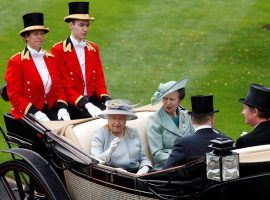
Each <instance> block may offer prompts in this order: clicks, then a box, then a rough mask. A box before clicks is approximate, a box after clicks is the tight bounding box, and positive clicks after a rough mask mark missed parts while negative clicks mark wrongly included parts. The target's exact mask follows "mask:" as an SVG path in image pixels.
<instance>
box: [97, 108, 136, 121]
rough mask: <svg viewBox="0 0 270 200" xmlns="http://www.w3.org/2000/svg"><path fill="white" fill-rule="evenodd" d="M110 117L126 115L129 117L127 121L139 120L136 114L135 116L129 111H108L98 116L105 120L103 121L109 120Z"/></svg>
mask: <svg viewBox="0 0 270 200" xmlns="http://www.w3.org/2000/svg"><path fill="white" fill-rule="evenodd" d="M108 115H126V116H127V120H134V119H137V118H138V117H137V115H136V114H134V113H133V112H131V111H127V110H113V109H107V110H103V111H101V113H100V114H98V116H99V117H100V118H103V119H108Z"/></svg>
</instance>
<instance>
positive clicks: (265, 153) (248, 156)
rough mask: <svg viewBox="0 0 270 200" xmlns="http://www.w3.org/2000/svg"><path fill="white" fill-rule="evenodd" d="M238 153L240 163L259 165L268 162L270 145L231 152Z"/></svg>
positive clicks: (269, 159)
mask: <svg viewBox="0 0 270 200" xmlns="http://www.w3.org/2000/svg"><path fill="white" fill-rule="evenodd" d="M233 151H234V152H236V153H239V160H240V163H259V162H269V161H270V144H268V145H260V146H253V147H246V148H242V149H235V150H233Z"/></svg>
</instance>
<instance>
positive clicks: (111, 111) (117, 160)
mask: <svg viewBox="0 0 270 200" xmlns="http://www.w3.org/2000/svg"><path fill="white" fill-rule="evenodd" d="M131 109H132V106H131V105H130V103H129V101H127V100H121V99H115V100H108V101H107V108H106V110H104V111H102V112H101V113H100V114H99V115H98V116H99V117H101V118H104V119H108V124H106V125H105V126H104V127H102V128H99V129H97V130H95V131H94V134H93V139H92V148H91V154H92V155H94V156H95V157H97V158H99V159H101V160H103V161H105V162H106V163H107V164H110V165H111V166H113V167H117V168H122V169H125V170H127V171H129V172H134V173H137V174H138V175H141V174H145V173H147V172H148V171H149V169H151V168H152V164H151V161H150V160H149V159H148V158H147V157H146V155H145V153H144V151H143V146H142V143H141V140H140V138H139V135H138V132H137V130H136V129H135V128H131V127H128V126H126V121H127V120H134V119H137V116H136V115H135V114H134V113H133V112H132V111H131Z"/></svg>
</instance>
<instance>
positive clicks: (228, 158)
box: [206, 138, 239, 182]
mask: <svg viewBox="0 0 270 200" xmlns="http://www.w3.org/2000/svg"><path fill="white" fill-rule="evenodd" d="M211 142H212V144H211V145H210V146H209V147H210V148H212V149H213V151H212V152H209V153H206V173H207V178H208V179H211V180H215V181H220V182H222V181H228V180H232V179H236V178H239V154H238V153H235V152H232V151H231V150H232V149H233V148H234V147H233V146H232V145H233V143H234V141H233V140H231V139H227V138H217V139H215V140H211Z"/></svg>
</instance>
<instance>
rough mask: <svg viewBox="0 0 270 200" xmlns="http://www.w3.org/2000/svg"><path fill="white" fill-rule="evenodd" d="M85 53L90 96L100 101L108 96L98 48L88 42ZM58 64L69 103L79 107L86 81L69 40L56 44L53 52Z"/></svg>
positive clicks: (87, 86)
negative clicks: (94, 96) (104, 96)
mask: <svg viewBox="0 0 270 200" xmlns="http://www.w3.org/2000/svg"><path fill="white" fill-rule="evenodd" d="M84 51H85V76H86V88H87V93H88V96H92V95H96V96H97V97H98V98H99V100H101V97H102V96H103V95H107V96H109V95H108V92H107V89H106V84H105V78H104V73H103V69H102V64H101V60H100V56H99V49H98V46H97V45H96V44H94V43H92V42H89V41H87V46H86V47H84ZM51 52H52V53H53V54H54V56H55V58H56V59H57V62H58V69H59V74H60V77H61V80H62V81H63V87H64V89H65V92H66V97H67V100H68V103H70V104H72V105H74V106H78V105H77V103H78V102H79V101H80V100H81V99H82V98H83V94H84V84H85V83H84V79H83V75H82V71H81V67H80V63H79V60H78V58H77V54H76V51H75V49H74V47H73V44H72V42H71V40H70V38H68V39H67V40H65V41H64V42H60V43H58V44H55V45H54V46H53V48H52V50H51Z"/></svg>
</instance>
